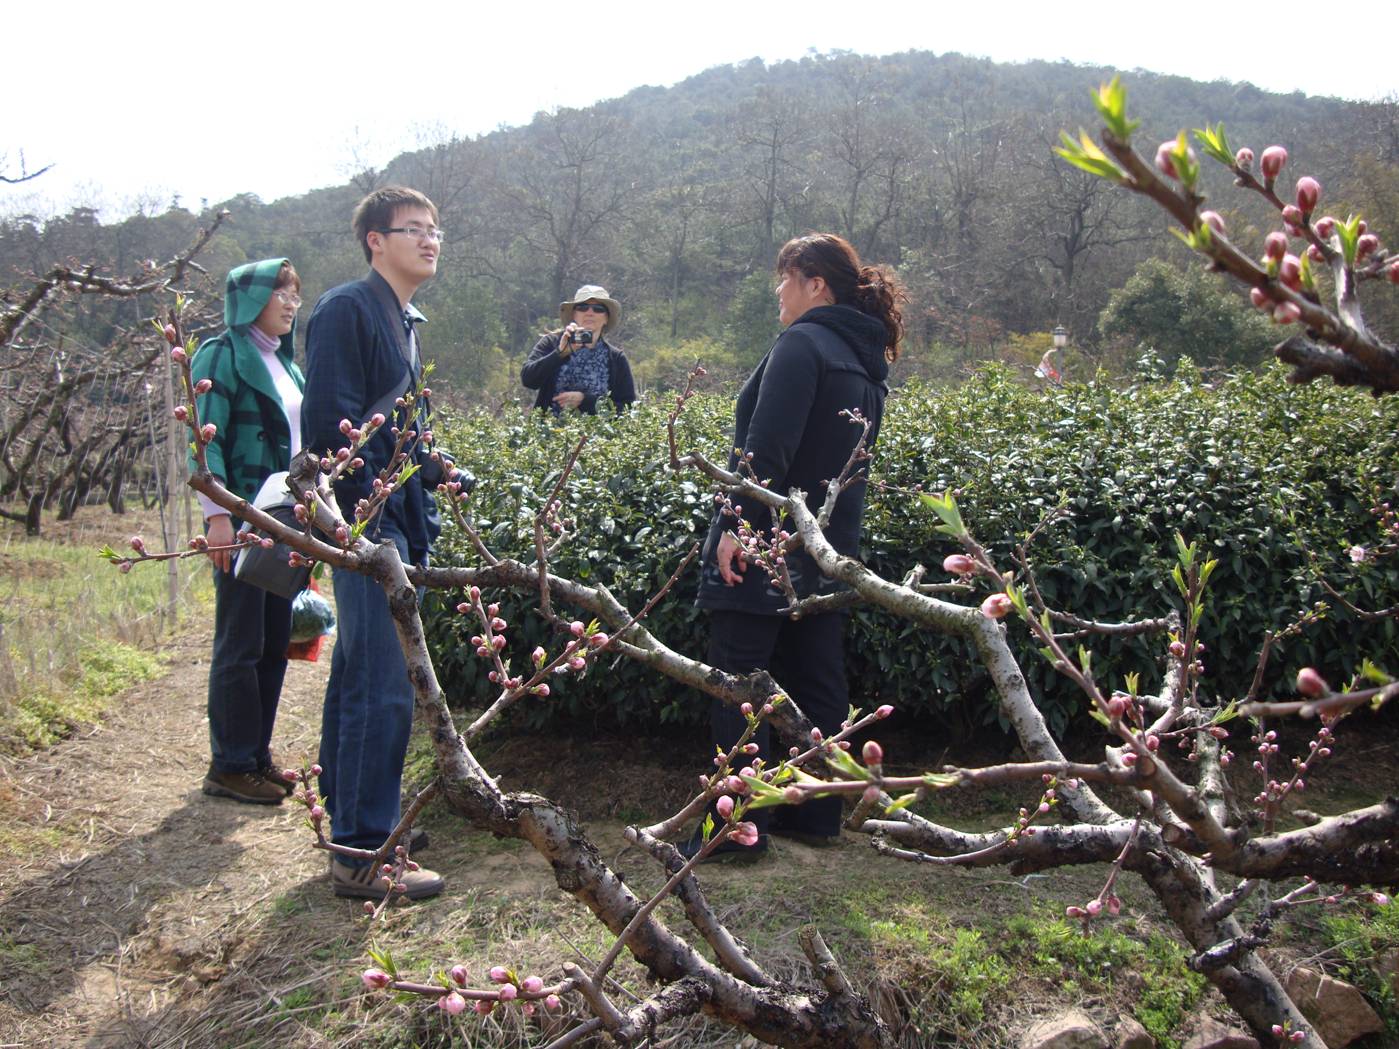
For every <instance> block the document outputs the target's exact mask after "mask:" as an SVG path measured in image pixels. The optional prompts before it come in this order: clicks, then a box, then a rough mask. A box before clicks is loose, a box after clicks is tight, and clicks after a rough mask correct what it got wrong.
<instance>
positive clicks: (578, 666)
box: [568, 656, 588, 671]
mask: <svg viewBox="0 0 1399 1049" xmlns="http://www.w3.org/2000/svg"><path fill="white" fill-rule="evenodd" d="M587 665H588V661H587V660H586V659H584V658H583V657H582V656H574V657H573V658H572V659H570V660H569V661H568V667H569V669H570V670H573V671H579V670H582V669H583V668H584V667H586V666H587Z"/></svg>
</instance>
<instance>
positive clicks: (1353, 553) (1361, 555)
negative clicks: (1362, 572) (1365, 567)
mask: <svg viewBox="0 0 1399 1049" xmlns="http://www.w3.org/2000/svg"><path fill="white" fill-rule="evenodd" d="M1346 552H1347V553H1348V554H1350V559H1351V560H1352V561H1354V562H1355V563H1356V564H1363V563H1364V561H1365V559H1366V558H1367V557H1369V556H1370V551H1368V550H1366V549H1365V548H1364V547H1363V546H1352V547H1351V548H1350V549H1349V550H1347V551H1346Z"/></svg>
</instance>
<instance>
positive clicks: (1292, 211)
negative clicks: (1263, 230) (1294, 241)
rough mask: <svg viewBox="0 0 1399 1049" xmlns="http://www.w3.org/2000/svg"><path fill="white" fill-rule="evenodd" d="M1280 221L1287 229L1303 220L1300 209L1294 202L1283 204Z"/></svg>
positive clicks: (1294, 226) (1296, 225)
mask: <svg viewBox="0 0 1399 1049" xmlns="http://www.w3.org/2000/svg"><path fill="white" fill-rule="evenodd" d="M1282 221H1283V222H1284V223H1286V224H1287V226H1288V228H1289V229H1292V228H1297V227H1300V226H1301V225H1302V223H1303V221H1305V220H1304V219H1303V217H1302V209H1301V208H1299V207H1298V206H1297V205H1296V204H1287V205H1285V206H1284V207H1283V209H1282ZM1293 236H1296V234H1293Z"/></svg>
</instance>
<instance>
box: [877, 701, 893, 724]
mask: <svg viewBox="0 0 1399 1049" xmlns="http://www.w3.org/2000/svg"><path fill="white" fill-rule="evenodd" d="M893 712H894V708H893V707H892V706H891V705H890V704H888V703H885V704H884V705H883V706H882V707H878V708H876V710H875V712H874V716H875V717H877V718H879V720H881V721H883V720H884V719H885V718H887V717H888V716H889V715H890V714H892V713H893Z"/></svg>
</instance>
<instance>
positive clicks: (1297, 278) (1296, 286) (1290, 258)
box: [1278, 255, 1302, 291]
mask: <svg viewBox="0 0 1399 1049" xmlns="http://www.w3.org/2000/svg"><path fill="white" fill-rule="evenodd" d="M1278 280H1280V281H1282V282H1283V284H1285V285H1287V286H1288V287H1289V288H1291V289H1292V290H1293V291H1300V290H1301V288H1302V260H1301V259H1299V258H1298V257H1297V256H1296V255H1284V256H1283V257H1282V262H1280V263H1279V264H1278Z"/></svg>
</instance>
